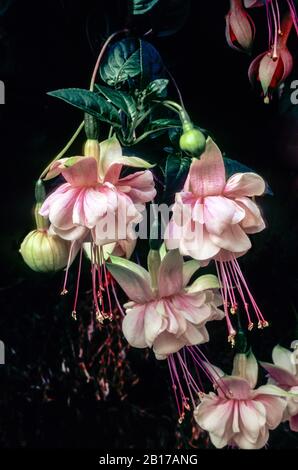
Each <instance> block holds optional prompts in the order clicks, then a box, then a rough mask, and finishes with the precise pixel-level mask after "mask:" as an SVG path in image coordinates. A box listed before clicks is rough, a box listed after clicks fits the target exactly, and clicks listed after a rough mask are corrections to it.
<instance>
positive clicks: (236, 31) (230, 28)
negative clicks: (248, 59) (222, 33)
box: [226, 0, 255, 52]
mask: <svg viewBox="0 0 298 470" xmlns="http://www.w3.org/2000/svg"><path fill="white" fill-rule="evenodd" d="M254 36H255V25H254V22H253V20H252V18H251V17H250V15H249V14H248V13H247V12H246V10H245V9H244V8H243V4H242V0H230V11H229V13H228V14H227V15H226V39H227V42H228V44H229V46H230V47H232V48H233V49H236V50H238V51H245V52H250V50H251V47H252V44H253V40H254Z"/></svg>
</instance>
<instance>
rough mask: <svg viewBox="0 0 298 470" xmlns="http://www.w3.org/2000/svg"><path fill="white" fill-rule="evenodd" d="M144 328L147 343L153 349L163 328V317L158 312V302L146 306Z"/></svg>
mask: <svg viewBox="0 0 298 470" xmlns="http://www.w3.org/2000/svg"><path fill="white" fill-rule="evenodd" d="M144 326H145V339H146V343H147V345H148V346H150V347H151V346H152V344H153V342H154V341H155V339H156V338H157V336H158V335H159V334H160V332H161V330H162V326H163V317H162V315H161V314H160V313H159V311H158V308H157V305H156V302H150V303H148V304H147V305H146V311H145V325H144Z"/></svg>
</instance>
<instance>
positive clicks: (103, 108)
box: [48, 88, 121, 127]
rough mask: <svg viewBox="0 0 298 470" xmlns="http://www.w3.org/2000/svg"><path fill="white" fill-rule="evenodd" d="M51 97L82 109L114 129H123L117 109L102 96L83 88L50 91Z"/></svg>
mask: <svg viewBox="0 0 298 470" xmlns="http://www.w3.org/2000/svg"><path fill="white" fill-rule="evenodd" d="M48 95H50V96H54V97H55V98H59V99H61V100H63V101H66V102H67V103H69V104H72V105H73V106H75V107H76V108H79V109H81V110H82V111H84V112H85V113H88V114H91V116H94V117H96V118H97V119H99V120H101V121H104V122H107V123H108V124H111V125H112V126H114V127H121V120H120V116H119V114H118V111H117V109H116V108H115V107H114V106H113V105H112V103H109V102H108V101H107V100H106V99H105V98H103V97H102V96H99V95H97V94H96V93H94V92H92V91H89V90H84V89H81V88H64V89H61V90H55V91H50V92H49V93H48Z"/></svg>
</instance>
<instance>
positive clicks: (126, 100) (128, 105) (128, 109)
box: [95, 85, 137, 119]
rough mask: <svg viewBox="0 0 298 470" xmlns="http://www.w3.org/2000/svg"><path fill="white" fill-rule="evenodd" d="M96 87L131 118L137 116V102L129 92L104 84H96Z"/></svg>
mask: <svg viewBox="0 0 298 470" xmlns="http://www.w3.org/2000/svg"><path fill="white" fill-rule="evenodd" d="M95 87H96V89H97V90H98V91H99V92H100V93H101V94H102V95H103V96H105V97H106V98H107V99H108V100H110V101H111V102H112V103H113V104H114V105H115V106H117V108H119V109H121V110H122V111H123V112H124V113H125V114H126V115H127V116H129V117H130V118H131V119H134V118H135V117H136V115H137V107H136V103H135V100H134V99H133V97H132V96H130V95H129V94H128V93H126V92H125V91H120V90H115V89H114V88H110V87H106V86H103V85H95Z"/></svg>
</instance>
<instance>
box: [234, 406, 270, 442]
mask: <svg viewBox="0 0 298 470" xmlns="http://www.w3.org/2000/svg"><path fill="white" fill-rule="evenodd" d="M239 414H240V419H241V423H240V429H241V432H242V433H243V434H244V435H245V437H246V439H247V440H248V444H247V447H246V448H250V446H251V444H253V443H255V442H256V441H257V439H258V437H259V433H260V430H261V428H262V427H263V426H264V425H265V423H266V409H265V407H264V406H262V407H255V406H254V403H253V401H251V400H247V401H244V400H243V401H241V402H240V403H239ZM242 448H244V447H242Z"/></svg>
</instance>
